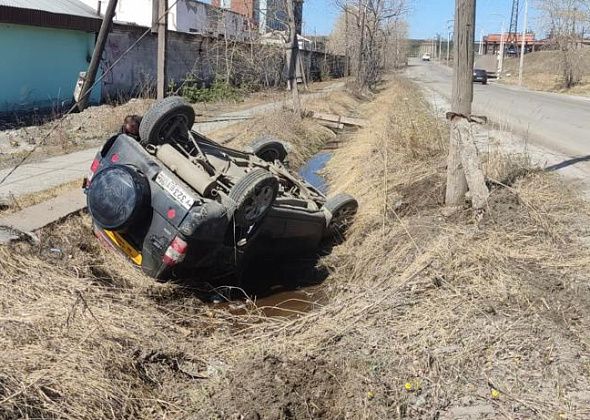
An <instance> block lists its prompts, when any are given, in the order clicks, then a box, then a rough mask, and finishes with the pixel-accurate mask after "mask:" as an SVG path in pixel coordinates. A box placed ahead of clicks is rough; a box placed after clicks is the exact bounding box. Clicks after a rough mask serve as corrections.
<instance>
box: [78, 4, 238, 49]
mask: <svg viewBox="0 0 590 420" xmlns="http://www.w3.org/2000/svg"><path fill="white" fill-rule="evenodd" d="M81 1H82V2H84V3H86V4H87V5H88V6H90V7H92V8H93V9H94V10H96V11H97V12H100V13H101V14H104V12H105V10H106V8H107V6H108V3H109V0H81ZM168 1H169V3H170V4H171V5H172V7H171V8H170V12H169V15H168V29H169V30H171V31H176V32H184V33H194V34H200V35H205V36H213V37H220V36H223V37H227V38H230V39H236V40H245V39H247V38H248V37H249V27H248V24H249V23H248V20H247V19H245V15H244V14H243V13H237V12H236V13H234V12H233V11H230V12H229V13H220V10H219V9H218V8H217V7H213V6H211V5H209V4H207V3H203V2H200V1H195V0H179V1H178V2H174V1H172V0H168ZM153 8H154V7H153V1H152V0H119V1H118V3H117V8H116V11H115V12H116V14H115V22H116V23H119V24H128V25H137V26H143V27H150V26H151V25H152V13H153Z"/></svg>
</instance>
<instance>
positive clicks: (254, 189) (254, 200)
mask: <svg viewBox="0 0 590 420" xmlns="http://www.w3.org/2000/svg"><path fill="white" fill-rule="evenodd" d="M278 190H279V183H278V181H277V179H276V178H275V177H274V176H273V175H272V174H271V173H270V172H268V171H266V170H264V169H261V168H259V169H254V170H253V171H251V172H249V173H248V174H246V176H244V177H243V178H242V179H240V180H239V181H238V182H237V183H236V185H234V187H233V188H232V189H231V190H230V192H229V197H230V198H231V199H232V200H233V201H234V202H235V203H236V210H235V212H234V220H235V223H236V225H238V226H242V227H247V226H252V225H253V224H255V223H257V222H259V221H261V220H262V219H263V218H264V216H266V214H267V213H268V211H269V210H270V207H271V206H272V203H274V201H275V198H276V196H277V192H278Z"/></svg>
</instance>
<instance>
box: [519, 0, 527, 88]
mask: <svg viewBox="0 0 590 420" xmlns="http://www.w3.org/2000/svg"><path fill="white" fill-rule="evenodd" d="M528 18H529V0H525V1H524V28H523V29H522V43H521V46H520V65H519V66H518V86H522V73H523V71H524V53H525V49H526V31H527V25H528Z"/></svg>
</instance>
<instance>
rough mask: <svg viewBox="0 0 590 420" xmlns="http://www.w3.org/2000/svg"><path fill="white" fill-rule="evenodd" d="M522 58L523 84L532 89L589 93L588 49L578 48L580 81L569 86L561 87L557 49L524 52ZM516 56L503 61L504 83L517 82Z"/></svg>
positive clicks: (589, 64) (517, 61) (589, 67)
mask: <svg viewBox="0 0 590 420" xmlns="http://www.w3.org/2000/svg"><path fill="white" fill-rule="evenodd" d="M524 57H525V59H524V73H523V84H524V85H525V86H526V87H527V88H529V89H533V90H540V91H546V92H559V93H568V94H572V95H588V94H590V70H589V69H590V50H588V49H587V48H583V49H580V50H579V64H578V65H579V67H580V70H581V76H582V80H581V82H580V83H579V84H578V85H576V86H574V87H572V88H570V89H564V88H563V74H562V71H561V60H562V58H561V56H560V52H559V51H538V52H534V53H530V54H526V55H525V56H524ZM518 65H519V59H518V58H509V59H506V60H505V62H504V68H505V70H504V73H505V74H506V76H505V77H504V78H503V80H502V81H503V82H504V83H508V84H517V83H518Z"/></svg>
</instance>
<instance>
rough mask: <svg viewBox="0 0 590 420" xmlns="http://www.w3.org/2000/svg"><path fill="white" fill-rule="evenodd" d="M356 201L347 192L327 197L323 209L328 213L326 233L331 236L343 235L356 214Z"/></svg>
mask: <svg viewBox="0 0 590 420" xmlns="http://www.w3.org/2000/svg"><path fill="white" fill-rule="evenodd" d="M358 207H359V205H358V202H357V201H356V199H355V198H354V197H352V196H350V195H348V194H344V193H342V194H338V195H335V196H334V197H331V198H328V200H326V203H325V204H324V207H323V208H324V210H327V211H328V212H329V213H330V216H331V218H330V222H329V223H328V228H327V234H328V236H331V237H337V236H340V235H343V234H344V233H345V232H346V230H347V229H348V227H349V226H350V224H351V223H352V219H353V218H354V216H355V215H356V212H357V210H358Z"/></svg>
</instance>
